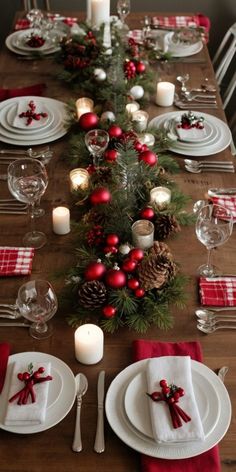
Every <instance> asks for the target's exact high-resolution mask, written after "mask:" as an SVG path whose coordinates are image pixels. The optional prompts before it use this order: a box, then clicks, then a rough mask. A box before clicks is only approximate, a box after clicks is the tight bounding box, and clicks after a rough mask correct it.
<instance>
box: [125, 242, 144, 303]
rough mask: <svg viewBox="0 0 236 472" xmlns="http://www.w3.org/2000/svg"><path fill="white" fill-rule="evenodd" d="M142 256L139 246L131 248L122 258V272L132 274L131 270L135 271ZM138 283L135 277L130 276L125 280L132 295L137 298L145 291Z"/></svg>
mask: <svg viewBox="0 0 236 472" xmlns="http://www.w3.org/2000/svg"><path fill="white" fill-rule="evenodd" d="M143 257H144V252H143V251H142V249H139V248H134V249H131V251H130V252H129V254H128V257H127V258H126V259H125V260H124V262H123V264H122V269H123V270H124V272H127V273H128V274H129V273H131V274H132V273H133V272H135V270H136V268H137V265H138V263H139V262H140V261H141V260H142V259H143ZM139 285H140V284H139V280H138V279H136V278H135V277H131V278H129V279H128V281H127V287H128V288H129V289H130V290H133V291H134V295H135V296H136V297H137V298H142V297H144V295H145V291H144V289H143V288H142V287H140V286H139Z"/></svg>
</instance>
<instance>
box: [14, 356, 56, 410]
mask: <svg viewBox="0 0 236 472" xmlns="http://www.w3.org/2000/svg"><path fill="white" fill-rule="evenodd" d="M44 371H45V368H44V367H42V366H41V367H39V368H38V369H37V370H35V371H34V370H33V364H32V363H31V364H29V366H28V372H19V373H18V374H17V378H18V379H19V380H20V381H21V382H24V384H25V386H24V387H23V388H22V389H20V390H19V391H18V392H16V393H15V394H14V395H13V396H12V397H11V398H10V399H9V403H12V402H14V401H15V400H18V401H17V404H18V405H26V404H27V403H29V402H28V399H29V397H31V403H35V402H36V395H35V391H34V388H33V387H34V384H36V383H43V382H47V381H49V380H52V376H51V375H47V376H46V377H42V374H43V373H44Z"/></svg>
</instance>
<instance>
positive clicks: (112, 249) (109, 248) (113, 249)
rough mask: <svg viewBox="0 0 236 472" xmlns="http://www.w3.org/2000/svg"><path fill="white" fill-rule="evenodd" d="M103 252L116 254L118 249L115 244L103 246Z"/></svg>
mask: <svg viewBox="0 0 236 472" xmlns="http://www.w3.org/2000/svg"><path fill="white" fill-rule="evenodd" d="M103 252H104V254H117V252H118V249H117V247H115V246H105V247H104V249H103Z"/></svg>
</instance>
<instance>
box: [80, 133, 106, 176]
mask: <svg viewBox="0 0 236 472" xmlns="http://www.w3.org/2000/svg"><path fill="white" fill-rule="evenodd" d="M108 143H109V134H108V133H107V131H105V130H103V129H92V130H90V131H88V133H86V135H85V144H86V146H87V148H88V150H89V152H90V153H91V154H92V156H93V165H94V166H95V167H98V166H99V162H100V159H101V157H102V154H103V153H104V151H105V150H106V148H107V146H108Z"/></svg>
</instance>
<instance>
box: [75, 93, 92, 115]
mask: <svg viewBox="0 0 236 472" xmlns="http://www.w3.org/2000/svg"><path fill="white" fill-rule="evenodd" d="M75 106H76V112H77V117H78V120H79V119H80V117H81V116H82V115H84V113H89V112H91V111H93V107H94V102H93V100H91V98H87V97H82V98H78V100H76V102H75Z"/></svg>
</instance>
